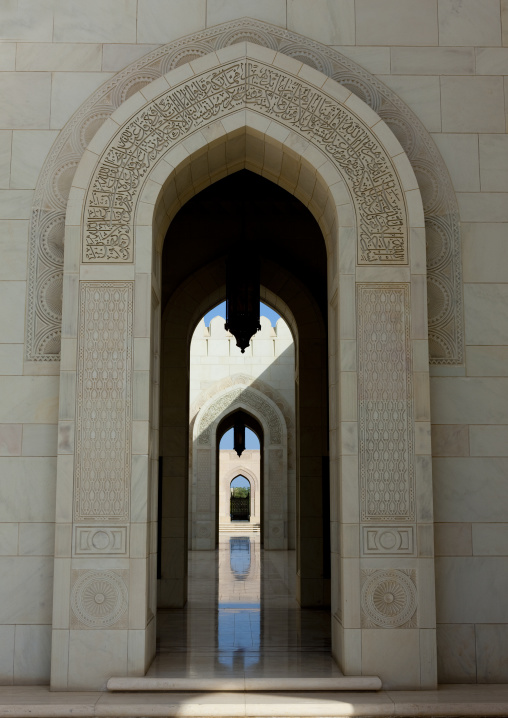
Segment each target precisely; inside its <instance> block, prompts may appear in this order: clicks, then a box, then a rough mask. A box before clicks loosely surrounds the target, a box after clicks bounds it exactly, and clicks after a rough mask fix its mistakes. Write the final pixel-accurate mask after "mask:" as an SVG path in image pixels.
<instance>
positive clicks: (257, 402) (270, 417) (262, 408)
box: [197, 386, 282, 446]
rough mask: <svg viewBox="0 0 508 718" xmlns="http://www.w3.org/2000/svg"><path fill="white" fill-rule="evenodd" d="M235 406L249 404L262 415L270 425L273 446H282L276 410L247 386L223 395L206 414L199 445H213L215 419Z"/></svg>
mask: <svg viewBox="0 0 508 718" xmlns="http://www.w3.org/2000/svg"><path fill="white" fill-rule="evenodd" d="M235 404H247V405H248V406H251V407H252V408H253V409H256V411H258V412H259V413H260V414H262V415H263V416H264V418H265V420H266V423H267V424H268V430H269V432H270V435H269V439H270V443H271V444H280V443H281V441H282V427H281V422H280V419H279V417H278V416H277V414H276V412H275V411H274V409H273V408H272V407H271V406H270V404H269V403H268V402H267V401H266V399H264V397H263V396H261V394H258V393H257V392H255V391H252V390H251V389H249V388H248V387H246V386H237V387H235V388H234V389H231V391H228V392H227V393H226V394H222V395H221V396H219V397H218V398H217V400H216V401H214V402H213V403H212V405H211V406H209V407H208V409H207V410H206V411H205V412H204V414H203V416H202V417H201V421H200V424H199V428H198V432H197V435H198V443H199V444H200V445H205V446H206V445H210V444H211V426H212V424H213V422H214V421H215V419H216V418H217V417H218V416H219V415H220V414H222V412H224V411H226V410H232V409H233V408H234V406H235Z"/></svg>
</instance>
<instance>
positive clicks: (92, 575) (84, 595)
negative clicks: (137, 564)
mask: <svg viewBox="0 0 508 718" xmlns="http://www.w3.org/2000/svg"><path fill="white" fill-rule="evenodd" d="M127 573H128V572H127V571H111V570H110V571H104V570H82V569H77V570H74V571H73V574H74V585H73V587H72V591H71V608H72V613H73V621H72V627H73V628H83V627H86V628H112V627H114V628H123V627H124V625H125V620H124V619H125V618H126V613H127V606H128V591H127V586H126V584H125V581H124V577H123V574H127Z"/></svg>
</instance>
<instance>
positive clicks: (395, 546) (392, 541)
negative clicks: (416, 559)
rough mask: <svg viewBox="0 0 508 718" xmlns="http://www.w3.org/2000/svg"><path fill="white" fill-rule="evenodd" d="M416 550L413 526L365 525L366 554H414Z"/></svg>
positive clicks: (363, 531) (363, 537)
mask: <svg viewBox="0 0 508 718" xmlns="http://www.w3.org/2000/svg"><path fill="white" fill-rule="evenodd" d="M414 551H415V546H414V527H413V526H370V525H367V526H363V527H362V554H363V555H364V556H400V555H405V556H412V555H413V554H414Z"/></svg>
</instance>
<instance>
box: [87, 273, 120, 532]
mask: <svg viewBox="0 0 508 718" xmlns="http://www.w3.org/2000/svg"><path fill="white" fill-rule="evenodd" d="M80 285H81V286H80V306H79V312H80V319H79V337H78V377H77V397H76V405H77V409H76V454H75V459H76V464H75V481H74V520H75V521H104V520H107V521H127V520H128V519H129V496H130V465H131V431H132V426H131V424H132V422H131V405H132V344H133V339H132V326H133V282H81V283H80Z"/></svg>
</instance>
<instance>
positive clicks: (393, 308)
mask: <svg viewBox="0 0 508 718" xmlns="http://www.w3.org/2000/svg"><path fill="white" fill-rule="evenodd" d="M384 271H385V272H386V270H384ZM379 274H380V275H382V274H383V270H381V271H379ZM402 274H403V272H401V276H402ZM423 280H424V277H422V276H413V278H412V283H404V282H388V283H375V282H372V283H361V282H360V283H357V284H356V333H357V358H356V366H354V365H351V366H350V367H347V368H351V369H354V368H355V369H356V372H353V371H351V372H344V371H343V372H342V374H341V375H340V380H341V392H342V398H343V401H342V409H343V416H342V419H343V421H342V425H341V432H342V434H341V435H342V457H341V480H340V487H341V491H340V493H341V496H340V516H341V527H340V556H341V558H340V568H341V575H340V584H341V585H340V589H339V594H338V595H337V596H336V597H335V600H334V604H335V608H336V613H335V615H334V618H335V619H336V620H337V621H338V622H339V623H340V624H341V626H342V628H341V641H339V644H341V649H340V651H341V653H342V655H338V656H337V657H338V658H339V660H340V662H341V665H342V666H343V669H344V671H345V672H346V673H347V674H356V675H357V674H359V673H361V674H363V675H367V674H377V675H379V676H380V677H381V679H382V680H383V686H384V687H387V688H390V687H392V688H403V687H405V686H407V687H408V688H409V687H411V688H415V687H417V686H421V687H422V688H431V687H434V686H435V682H436V672H435V670H436V656H435V599H434V565H433V558H432V556H433V542H432V536H433V533H432V532H433V525H432V483H431V471H430V455H429V454H430V442H429V440H428V437H429V429H430V427H429V423H428V422H429V418H430V417H429V397H428V373H427V372H428V367H427V371H425V368H426V366H427V364H426V362H427V361H428V360H427V357H426V356H424V355H423V354H422V349H425V348H426V342H422V341H421V339H422V338H423V337H420V336H419V333H420V332H421V327H422V326H424V324H425V322H422V321H421V320H422V319H425V306H424V305H423V306H421V304H422V296H424V293H423V294H422V293H421V292H419V291H418V290H419V289H420V285H421V281H423ZM411 295H412V296H411ZM411 299H412V302H411ZM423 344H425V346H421V345H423ZM356 382H357V400H356V401H355V402H354V403H350V404H349V405H346V404H345V401H346V400H347V397H348V390H349V389H350V387H351V385H352V384H354V383H356ZM355 419H356V421H355ZM356 437H357V440H356ZM356 477H358V479H356ZM336 645H337V644H336Z"/></svg>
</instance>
